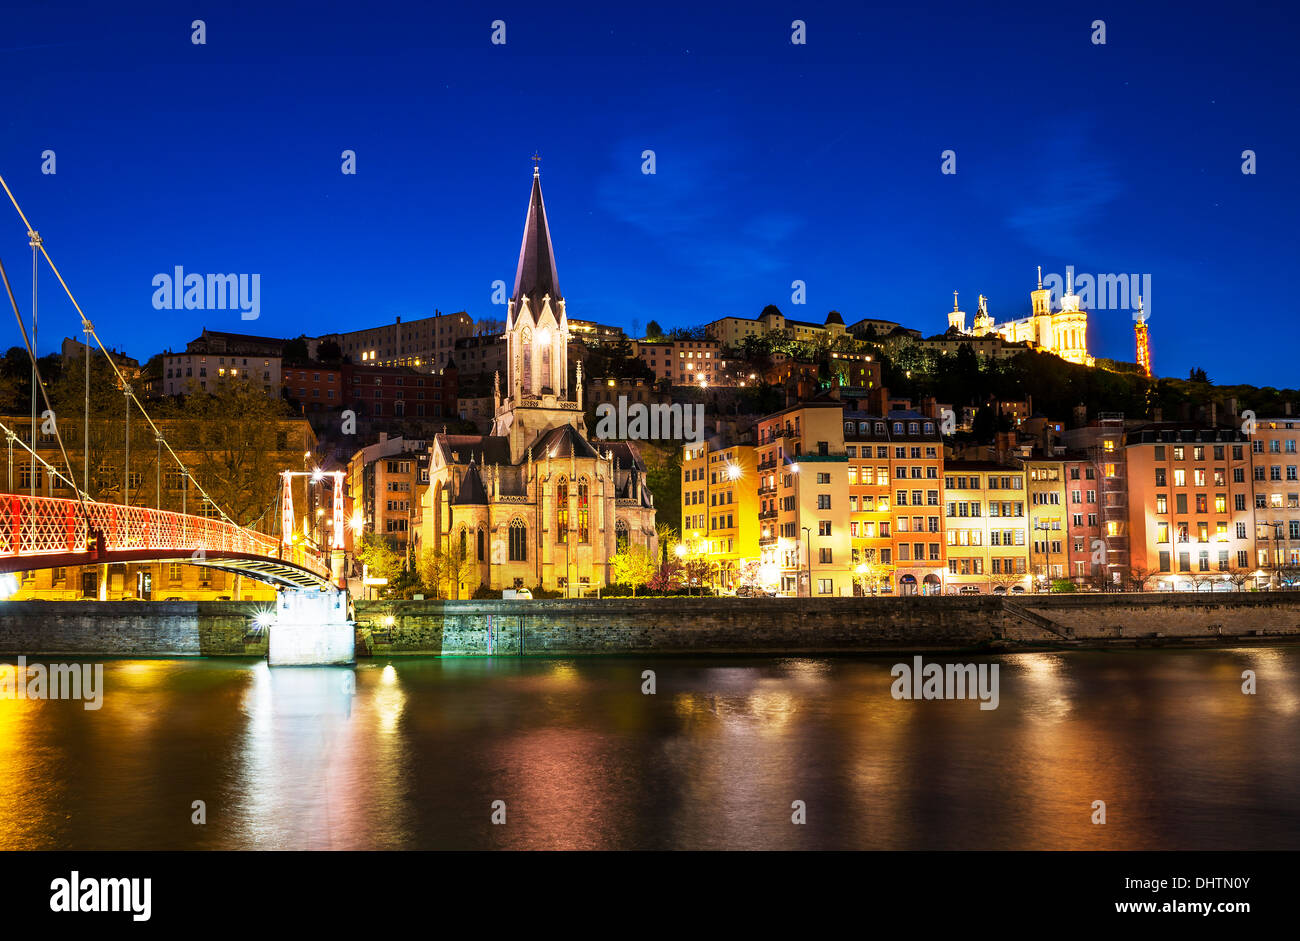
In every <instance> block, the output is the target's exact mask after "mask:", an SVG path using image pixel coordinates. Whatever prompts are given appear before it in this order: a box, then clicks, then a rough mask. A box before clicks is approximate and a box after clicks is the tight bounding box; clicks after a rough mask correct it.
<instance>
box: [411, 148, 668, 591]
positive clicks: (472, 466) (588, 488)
mask: <svg viewBox="0 0 1300 941" xmlns="http://www.w3.org/2000/svg"><path fill="white" fill-rule="evenodd" d="M505 339H506V348H507V357H506V367H507V372H506V376H505V388H504V389H502V386H501V381H502V377H501V374H500V373H499V372H498V373H497V374H496V377H495V380H494V388H493V396H492V398H493V414H494V419H493V423H492V428H491V430H490V432H489V433H488V434H486V435H449V434H440V435H436V436H435V437H434V440H433V443H432V445H431V446H430V456H429V485H428V488H427V489H426V490H425V491H424V495H423V497H422V502H421V513H420V523H419V537H418V541H419V545H420V546H421V547H423V548H437V549H439V550H441V551H443V552H447V551H453V552H454V551H457V550H458V549H460V550H463V551H464V553H465V555H466V556H467V557H468V558H469V559H471V560H472V563H471V564H472V565H476V566H477V568H476V569H474V570H473V571H474V574H472V575H471V576H470V577H468V578H465V579H464V580H463V584H468V586H469V590H470V591H471V592H472V591H473V590H474V589H475V588H476V587H478V586H480V585H486V586H488V587H489V588H492V589H497V590H500V589H505V588H534V587H536V586H538V585H540V586H542V587H543V588H545V589H547V590H551V591H560V592H562V593H564V595H565V596H566V597H581V596H582V595H583V593H585V592H587V591H592V590H595V589H597V588H600V587H603V586H605V585H608V584H610V583H611V582H613V581H614V580H615V579H614V577H613V572H612V569H611V563H612V561H613V558H614V556H615V555H616V554H617V553H618V552H619V551H621V550H622V549H624V548H625V547H628V546H643V547H644V548H645V549H647V550H648V551H649V552H650V553H651V555H652V557H655V558H657V552H658V537H657V535H656V533H655V507H654V499H653V497H652V495H651V493H650V489H649V487H648V486H647V483H646V467H645V464H644V462H643V461H642V459H641V455H640V453H639V452H638V451H637V448H636V445H635V444H633V443H632V442H627V441H591V440H589V439H588V436H587V427H586V419H585V416H584V411H583V404H582V396H583V390H582V363H581V362H578V363H576V364H575V370H574V374H573V376H572V378H571V377H570V373H569V352H568V351H569V323H568V316H567V314H566V312H565V305H564V296H563V295H562V294H561V293H560V281H559V277H558V275H557V274H556V268H555V251H554V247H553V246H552V244H551V234H550V228H549V226H548V224H547V221H546V206H545V204H544V202H543V201H542V182H541V176H540V174H539V171H538V169H537V167H536V166H534V168H533V187H532V194H531V196H530V197H529V202H528V214H527V216H526V218H525V220H524V237H523V243H522V244H521V245H520V248H519V264H518V266H517V267H516V269H515V285H514V291H513V293H512V295H511V297H510V300H509V304H508V306H507V308H506V334H505Z"/></svg>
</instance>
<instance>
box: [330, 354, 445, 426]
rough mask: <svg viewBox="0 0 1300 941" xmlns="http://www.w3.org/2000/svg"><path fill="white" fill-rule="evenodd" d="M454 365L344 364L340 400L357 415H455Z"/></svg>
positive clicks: (370, 416) (440, 416)
mask: <svg viewBox="0 0 1300 941" xmlns="http://www.w3.org/2000/svg"><path fill="white" fill-rule="evenodd" d="M457 377H458V370H457V368H456V364H455V363H454V362H452V361H451V360H450V358H448V359H447V360H446V361H445V362H444V364H443V366H442V368H441V369H439V370H429V369H423V370H422V369H416V368H414V367H408V366H367V365H357V364H355V363H353V364H344V366H343V377H342V381H343V386H344V388H343V401H344V402H345V403H346V405H345V407H346V408H349V409H352V410H353V411H355V412H356V413H357V417H359V418H456V417H457V416H458V415H459V400H458V398H457V390H458V387H459V379H458V378H457Z"/></svg>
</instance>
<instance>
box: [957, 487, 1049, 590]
mask: <svg viewBox="0 0 1300 941" xmlns="http://www.w3.org/2000/svg"><path fill="white" fill-rule="evenodd" d="M1026 476H1027V474H1026V471H1025V470H1024V469H1023V468H1021V467H1009V466H1005V465H1002V464H995V463H992V462H990V461H948V462H947V463H946V464H945V465H944V504H945V509H944V515H945V517H946V524H947V526H946V533H945V535H946V538H947V542H948V577H947V579H946V585H947V592H948V593H949V594H987V593H990V592H991V593H997V594H1002V593H1005V592H1023V591H1027V590H1028V589H1029V588H1030V587H1031V580H1030V574H1029V548H1030V547H1029V525H1028V524H1029V517H1028V514H1027V507H1026V503H1027V502H1028V501H1027V499H1026V489H1025V478H1026Z"/></svg>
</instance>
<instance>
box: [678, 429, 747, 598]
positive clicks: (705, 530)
mask: <svg viewBox="0 0 1300 941" xmlns="http://www.w3.org/2000/svg"><path fill="white" fill-rule="evenodd" d="M757 481H758V472H757V458H756V452H755V448H754V446H753V445H752V444H750V443H748V442H742V441H737V440H736V439H734V438H732V437H729V436H716V435H715V436H712V437H710V438H708V439H706V440H705V441H704V442H703V443H701V444H687V445H686V446H685V447H684V448H683V449H682V488H681V489H682V530H681V531H682V542H683V543H684V544H685V546H686V551H687V554H688V556H690V557H692V558H702V559H704V560H705V561H706V562H708V563H709V564H710V566H712V568H713V580H714V583H715V584H716V586H717V587H719V588H721V589H724V590H725V589H732V588H735V585H736V574H737V570H738V569H739V568H740V567H741V566H742V565H743V564H744V563H746V562H751V561H752V562H754V563H757V562H758V560H759V545H758V532H759V519H758V485H757ZM688 499H689V503H688Z"/></svg>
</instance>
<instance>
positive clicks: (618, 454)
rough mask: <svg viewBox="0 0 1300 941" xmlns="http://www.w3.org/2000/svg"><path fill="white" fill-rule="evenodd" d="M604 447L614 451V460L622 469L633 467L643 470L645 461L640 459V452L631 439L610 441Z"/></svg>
mask: <svg viewBox="0 0 1300 941" xmlns="http://www.w3.org/2000/svg"><path fill="white" fill-rule="evenodd" d="M606 447H608V448H609V450H611V451H613V452H614V460H615V461H616V462H617V463H618V466H619V467H622V468H624V469H626V468H629V467H634V468H636V469H637V470H639V471H644V470H645V461H643V460H641V452H640V450H639V449H638V448H637V446H636V445H635V444H633V443H632V442H631V441H610V442H608V443H607V444H606Z"/></svg>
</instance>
